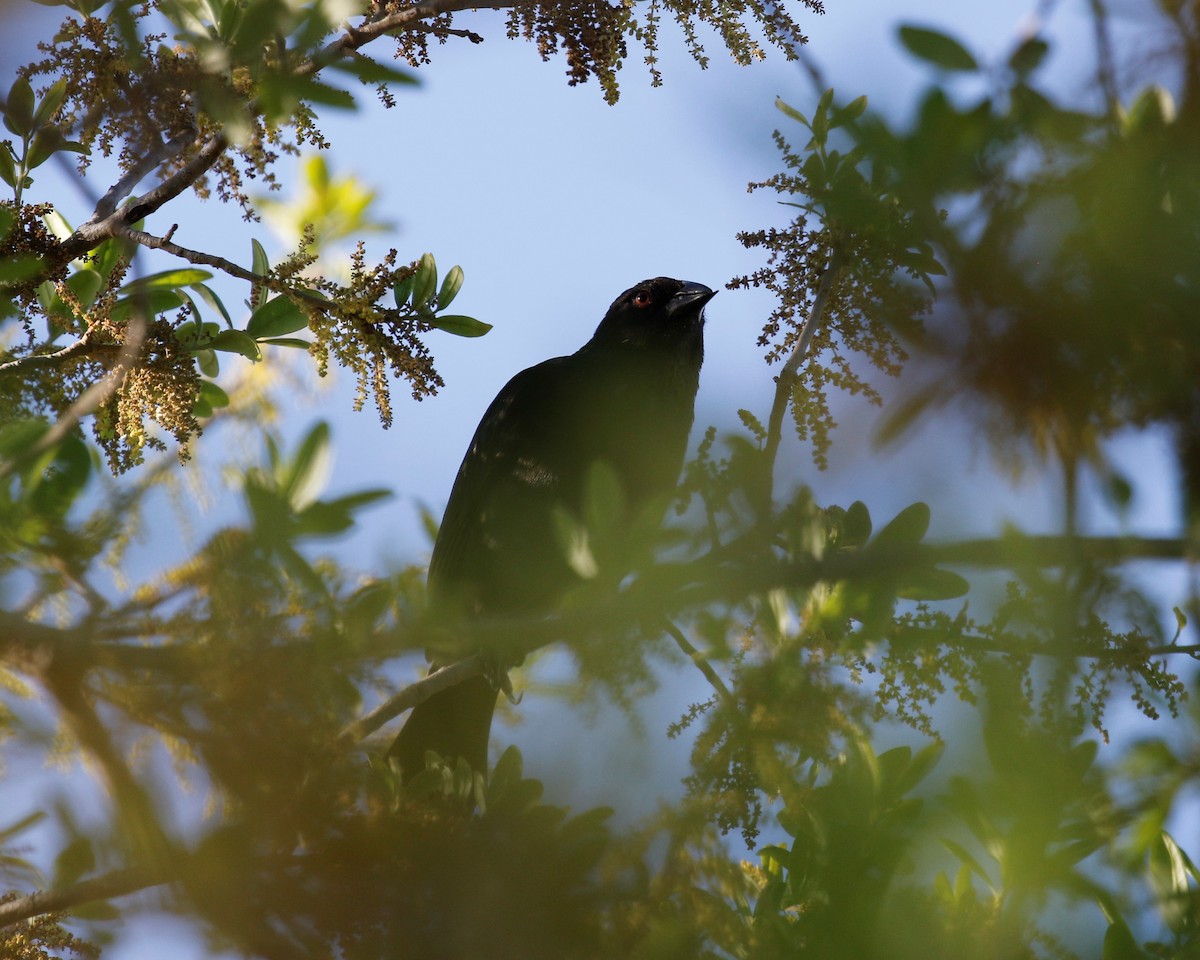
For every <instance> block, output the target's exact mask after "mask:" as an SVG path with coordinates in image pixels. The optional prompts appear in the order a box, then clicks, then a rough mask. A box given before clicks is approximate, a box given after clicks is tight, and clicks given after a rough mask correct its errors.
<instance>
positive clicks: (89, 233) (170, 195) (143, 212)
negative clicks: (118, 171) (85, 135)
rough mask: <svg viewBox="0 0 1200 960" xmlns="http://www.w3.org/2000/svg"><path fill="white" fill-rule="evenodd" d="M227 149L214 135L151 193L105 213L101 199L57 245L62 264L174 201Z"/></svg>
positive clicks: (116, 188)
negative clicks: (94, 208)
mask: <svg viewBox="0 0 1200 960" xmlns="http://www.w3.org/2000/svg"><path fill="white" fill-rule="evenodd" d="M171 143H175V141H174V140H172V141H171ZM227 146H229V142H228V141H227V140H226V139H225V138H224V137H223V136H222V135H220V134H215V135H214V136H212V137H210V138H209V139H208V140H207V141H206V142H205V143H204V144H203V146H201V147H200V149H199V150H198V151H197V152H196V155H195V156H194V157H192V158H191V159H190V160H189V161H188V162H187V163H185V164H184V165H183V166H182V167H180V168H179V169H178V170H176V171H175V172H174V173H173V174H171V175H170V176H169V177H167V178H166V179H165V180H163V181H162V182H161V183H159V184H158V186H156V187H155V188H154V189H153V190H150V191H148V192H147V193H145V194H143V195H142V196H141V197H139V198H137V199H136V200H134V201H132V202H130V203H127V204H126V205H125V206H123V207H121V208H120V209H119V210H114V211H113V212H111V213H108V214H104V213H102V207H103V206H104V200H103V199H102V200H101V202H100V204H97V208H96V212H95V213H94V214H93V215H92V217H91V218H90V219H89V220H88V221H87V222H86V223H83V224H80V226H79V228H78V229H76V231H75V232H74V233H73V234H71V236H69V237H67V239H66V240H64V241H63V242H62V243H61V244H60V245H59V248H58V249H59V256H60V257H61V258H62V259H63V260H64V261H66V260H74V259H76V258H77V257H79V256H82V255H83V254H85V253H87V252H88V251H89V250H92V249H94V248H96V247H98V246H99V245H100V244H102V243H103V242H104V241H105V240H108V239H109V238H110V237H114V236H116V235H117V234H118V232H119V231H120V230H121V229H122V228H127V227H128V226H129V225H130V224H132V223H137V221H139V220H141V219H143V218H145V217H148V216H149V215H150V214H152V213H154V212H155V211H156V210H158V209H159V208H160V207H161V206H163V204H165V203H167V202H169V201H171V200H174V199H175V198H176V197H177V196H179V195H180V194H181V193H183V191H184V190H186V189H187V188H188V187H190V186H191V185H192V184H193V183H195V182H196V181H197V180H199V179H200V177H202V176H203V175H204V174H205V172H206V171H207V170H208V169H209V168H210V167H211V166H212V165H213V164H214V163H216V162H217V160H218V159H220V157H221V154H222V153H224V152H225V148H226V147H227ZM128 179H129V178H128V177H124V178H122V181H120V182H119V183H117V184H116V185H114V186H113V187H112V188H111V189H110V190H109V191H108V193H106V194H105V197H106V198H107V197H109V196H115V195H116V194H118V193H120V187H121V183H123V182H125V181H126V180H128ZM138 179H141V177H138ZM135 182H136V181H135Z"/></svg>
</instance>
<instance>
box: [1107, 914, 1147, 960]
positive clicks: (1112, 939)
mask: <svg viewBox="0 0 1200 960" xmlns="http://www.w3.org/2000/svg"><path fill="white" fill-rule="evenodd" d="M1100 956H1101V958H1102V960H1145V957H1146V955H1145V954H1144V953H1142V951H1141V949H1140V948H1139V947H1138V945H1137V941H1136V940H1135V939H1134V937H1133V933H1132V931H1130V929H1129V925H1128V924H1127V923H1126V922H1125V921H1124V920H1123V919H1121V918H1120V917H1117V918H1116V919H1115V920H1114V921H1113V922H1112V923H1110V924H1109V925H1108V929H1107V930H1105V931H1104V948H1103V951H1102V952H1101V954H1100Z"/></svg>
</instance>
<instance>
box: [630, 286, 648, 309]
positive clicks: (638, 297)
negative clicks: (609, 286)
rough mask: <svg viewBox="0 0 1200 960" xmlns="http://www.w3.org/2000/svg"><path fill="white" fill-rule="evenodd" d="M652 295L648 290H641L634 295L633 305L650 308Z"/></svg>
mask: <svg viewBox="0 0 1200 960" xmlns="http://www.w3.org/2000/svg"><path fill="white" fill-rule="evenodd" d="M650 299H651V298H650V293H649V292H648V291H646V290H639V291H638V292H637V293H635V294H634V295H633V305H634V306H635V307H648V306H650Z"/></svg>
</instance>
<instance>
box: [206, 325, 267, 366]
mask: <svg viewBox="0 0 1200 960" xmlns="http://www.w3.org/2000/svg"><path fill="white" fill-rule="evenodd" d="M208 348H209V349H210V350H220V351H222V352H223V353H240V354H241V355H242V356H243V357H245V358H246V359H247V360H261V359H262V351H260V350H259V349H258V344H257V343H255V342H254V338H253V337H249V336H247V335H246V334H245V333H243V332H242V331H241V330H222V331H221V332H220V333H218V334H217V335H216V336H215V337H213V338H212V340H210V341H209V342H208Z"/></svg>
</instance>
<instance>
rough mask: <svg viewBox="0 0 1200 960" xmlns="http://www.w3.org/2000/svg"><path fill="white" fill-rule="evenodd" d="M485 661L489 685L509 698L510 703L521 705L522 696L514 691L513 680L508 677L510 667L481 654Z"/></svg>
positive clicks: (485, 672)
mask: <svg viewBox="0 0 1200 960" xmlns="http://www.w3.org/2000/svg"><path fill="white" fill-rule="evenodd" d="M480 656H481V657H482V659H483V675H484V676H485V677H487V681H488V683H490V684H491V685H492V687H493V688H494V689H496V690H499V691H500V692H501V693H503V694H504V696H505V697H507V698H508V702H509V703H513V704H516V703H520V702H521V698H522V695H521V694H519V693H515V692H514V691H513V685H512V680H511V678H510V677H509V675H508V667H507V666H505V665H504V664H503V663H501V662H500V661H499V660H498V659H496V658H495V657H489V656H487V655H486V654H480Z"/></svg>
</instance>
